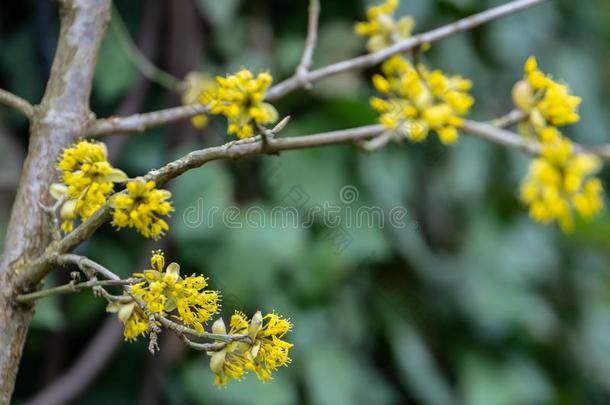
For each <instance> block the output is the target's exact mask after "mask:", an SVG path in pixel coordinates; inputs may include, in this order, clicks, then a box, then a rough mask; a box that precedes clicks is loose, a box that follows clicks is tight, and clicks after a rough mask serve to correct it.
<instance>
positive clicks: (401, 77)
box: [371, 56, 474, 144]
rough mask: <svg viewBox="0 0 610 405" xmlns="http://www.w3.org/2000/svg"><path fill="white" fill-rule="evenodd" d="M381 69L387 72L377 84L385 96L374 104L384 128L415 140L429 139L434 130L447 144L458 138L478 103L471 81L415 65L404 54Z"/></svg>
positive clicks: (377, 98)
mask: <svg viewBox="0 0 610 405" xmlns="http://www.w3.org/2000/svg"><path fill="white" fill-rule="evenodd" d="M381 69H382V73H383V75H375V76H373V85H374V86H375V88H376V89H377V90H378V91H379V92H380V93H382V94H383V95H384V98H379V97H374V98H372V99H371V106H372V107H373V108H374V109H375V110H376V111H377V112H378V113H380V117H379V122H380V123H381V124H382V125H383V126H384V127H386V128H387V129H388V130H392V131H397V132H398V133H400V134H402V135H404V136H406V137H407V138H408V139H410V140H411V141H413V142H421V141H423V140H425V139H426V138H427V136H428V133H429V131H431V130H432V131H434V132H436V134H437V135H438V137H439V139H440V141H441V142H442V143H444V144H451V143H454V142H455V141H456V140H457V138H458V131H457V128H459V127H460V125H461V124H462V118H461V117H462V116H463V115H465V114H466V113H467V112H468V110H469V109H470V107H471V106H472V104H473V103H474V99H473V98H472V96H470V94H468V90H470V88H471V86H472V84H471V83H470V81H469V80H466V79H464V78H462V77H460V76H446V75H445V74H444V73H443V72H442V71H440V70H434V71H432V72H430V71H428V70H427V69H426V68H425V67H424V66H421V65H420V66H418V67H417V68H415V67H414V66H412V65H411V63H410V62H409V61H408V60H406V59H404V58H402V57H400V56H393V57H392V58H390V59H388V60H387V61H386V62H384V64H383V65H382V68H381Z"/></svg>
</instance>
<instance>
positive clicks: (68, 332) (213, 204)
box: [0, 0, 610, 405]
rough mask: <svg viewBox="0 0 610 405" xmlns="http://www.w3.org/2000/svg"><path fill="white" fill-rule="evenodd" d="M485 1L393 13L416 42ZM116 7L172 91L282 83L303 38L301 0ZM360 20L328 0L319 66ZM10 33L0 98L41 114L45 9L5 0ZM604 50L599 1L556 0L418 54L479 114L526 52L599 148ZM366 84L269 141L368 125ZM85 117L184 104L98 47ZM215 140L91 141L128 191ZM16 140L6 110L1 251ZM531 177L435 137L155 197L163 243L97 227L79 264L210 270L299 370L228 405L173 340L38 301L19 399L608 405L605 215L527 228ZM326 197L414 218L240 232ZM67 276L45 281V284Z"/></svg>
mask: <svg viewBox="0 0 610 405" xmlns="http://www.w3.org/2000/svg"><path fill="white" fill-rule="evenodd" d="M498 3H499V2H497V1H489V0H485V1H483V0H443V1H440V0H438V1H429V0H403V4H402V6H401V8H400V11H399V13H398V14H399V15H403V14H411V15H413V16H414V17H415V18H416V21H417V26H416V31H417V32H421V31H423V30H427V29H430V28H433V27H436V26H439V25H441V24H444V23H447V22H450V21H452V20H455V19H458V18H460V17H463V16H466V15H469V14H471V13H474V12H477V11H481V10H483V9H485V8H488V7H491V6H493V5H497V4H498ZM116 5H117V7H118V9H119V11H120V13H121V15H122V16H123V19H124V20H125V23H126V25H127V27H128V29H129V31H130V33H131V35H132V36H133V37H134V40H135V41H136V42H137V44H138V47H139V48H140V49H141V50H142V52H143V53H144V54H146V55H147V56H148V57H149V58H150V59H152V60H153V61H154V62H155V63H156V64H157V65H158V66H160V67H162V68H163V69H165V70H167V71H169V72H171V73H172V74H173V75H175V76H178V77H183V76H184V75H185V74H187V73H188V72H190V71H193V70H202V71H206V72H210V73H212V74H224V73H226V72H232V71H234V70H237V69H239V68H241V67H247V68H250V69H252V70H254V71H261V70H265V69H269V70H270V71H271V72H272V74H273V76H274V78H275V80H276V81H279V79H281V78H285V77H287V76H289V75H290V74H291V73H292V72H293V70H294V68H295V66H296V65H297V63H298V61H299V58H300V55H301V51H302V45H303V41H304V37H305V32H306V19H307V12H306V10H307V3H306V1H304V0H299V1H287V0H283V1H282V0H257V1H245V0H224V1H218V0H173V1H163V0H148V1H133V0H131V1H128V0H117V1H116ZM365 6H366V2H365V1H358V0H354V1H322V16H321V29H320V32H319V46H318V48H317V49H316V52H315V57H314V60H315V66H322V65H325V64H328V63H330V62H333V61H337V60H341V59H344V58H348V57H351V56H355V55H358V54H361V53H363V51H364V47H363V40H362V39H360V38H358V37H356V36H355V35H354V34H353V24H354V22H355V21H357V20H362V19H363V18H364V9H365ZM0 24H1V26H0V87H2V88H5V89H7V90H9V91H12V92H14V93H16V94H18V95H20V96H22V97H24V98H26V99H28V100H29V101H30V102H32V103H36V102H38V101H39V100H40V97H41V94H42V91H43V88H44V83H45V80H46V77H47V75H48V71H49V67H50V63H51V60H52V55H53V52H54V43H55V39H56V36H57V15H56V8H55V4H53V3H52V2H50V1H47V0H30V1H23V2H3V3H2V5H0ZM609 41H610V2H608V1H604V0H589V1H586V2H581V3H578V5H576V3H574V2H572V1H568V0H565V1H563V2H561V1H553V2H551V1H549V2H546V3H545V4H543V5H541V6H536V7H534V8H532V9H529V10H526V11H524V12H520V13H518V14H516V15H514V16H510V17H507V18H503V19H501V20H498V21H495V22H493V23H491V24H489V25H487V26H485V27H483V28H480V29H477V30H475V31H471V32H468V33H464V34H460V35H457V36H455V37H453V38H451V39H448V40H445V41H443V42H440V43H437V44H434V45H433V47H432V49H431V50H430V51H429V52H428V53H426V54H425V55H424V56H423V58H424V61H425V62H426V63H427V64H429V66H431V67H439V68H442V69H444V70H446V71H447V72H449V73H453V74H460V75H463V76H465V77H468V78H471V79H473V80H474V83H475V86H474V89H473V93H474V95H475V97H476V100H477V102H476V104H475V107H474V110H473V113H472V114H471V116H472V117H474V118H476V119H482V120H484V119H490V118H493V117H496V116H499V115H502V114H504V113H506V112H508V111H509V110H510V109H511V101H510V88H511V86H512V84H513V83H514V81H515V80H517V79H518V78H519V77H520V76H521V75H522V64H523V62H524V60H525V59H526V57H527V56H529V55H531V54H534V55H536V56H537V57H538V61H539V63H540V65H541V68H542V69H543V70H544V71H546V72H550V73H552V74H553V75H554V77H556V78H561V79H564V80H566V81H567V82H568V83H570V85H571V86H572V88H573V91H574V93H575V94H577V95H579V96H581V97H582V98H583V104H582V107H581V114H582V120H581V122H579V123H578V124H577V125H574V126H572V127H570V128H568V129H567V130H566V132H567V133H568V134H569V135H571V136H572V137H573V138H574V139H577V140H578V141H580V142H586V143H601V142H608V136H607V128H608V127H610V122H609V121H610V118H609V117H610V114H609V113H610V97H608V92H609V90H610V88H609V87H610V75H609V72H610V69H609V65H610V46H609ZM371 73H373V71H368V72H354V73H349V74H344V75H341V76H338V77H333V78H331V79H328V80H325V81H324V82H321V83H319V84H317V85H316V86H315V88H314V90H313V91H311V92H304V91H299V92H295V93H293V94H291V95H289V96H288V97H286V98H285V99H283V100H282V101H281V102H278V103H276V106H277V108H278V110H279V112H280V115H281V116H284V115H291V116H292V119H291V121H290V123H289V125H288V127H287V128H286V130H285V131H284V132H282V136H292V135H303V134H308V133H314V132H319V131H328V130H333V129H340V128H346V127H353V126H358V125H365V124H370V123H373V122H374V120H375V114H374V113H373V111H372V109H371V108H370V107H369V106H368V97H369V96H370V95H371V94H372V93H373V90H372V88H371V86H370V84H369V82H368V80H367V77H369V76H370V74H371ZM92 103H93V110H94V111H95V112H96V114H97V115H98V116H101V117H103V116H108V115H111V114H118V115H125V114H131V113H134V112H141V111H149V110H153V109H159V108H163V107H168V106H173V105H177V104H179V103H180V97H179V95H176V94H171V93H170V92H168V91H166V90H164V89H163V88H162V87H160V86H158V85H157V84H154V83H151V82H150V81H148V80H146V79H143V78H142V76H141V75H140V74H139V73H138V71H137V70H136V69H135V68H134V66H133V64H132V63H131V62H130V60H129V59H128V58H127V57H126V55H125V53H124V52H123V50H122V48H121V47H120V46H119V42H118V40H117V37H116V36H115V35H113V34H112V33H111V32H109V34H108V35H107V37H106V39H105V41H104V43H103V46H102V50H101V54H100V58H99V66H98V69H97V73H96V77H95V85H94V92H93V100H92ZM225 129H226V128H225V122H224V120H223V119H218V118H215V119H213V120H212V122H211V124H210V125H209V126H208V127H207V128H206V129H204V130H203V131H198V130H195V129H194V128H193V127H192V126H191V125H190V123H189V122H183V123H179V124H175V125H172V126H170V127H167V128H161V129H154V130H151V131H148V132H146V133H144V134H141V135H131V136H129V137H121V136H113V137H107V138H106V139H105V141H107V143H108V145H109V148H110V150H111V155H112V156H111V159H112V160H113V163H114V164H115V165H116V166H118V167H121V168H122V169H124V170H126V171H127V172H128V174H129V175H131V176H136V175H141V174H144V173H145V172H146V171H147V170H149V169H150V168H152V167H156V166H159V165H162V164H163V163H164V162H167V161H169V160H171V159H172V158H175V157H177V156H179V155H180V154H182V153H184V152H186V151H189V150H192V149H194V148H201V147H205V146H209V145H217V144H221V143H223V142H225V141H227V140H228V138H227V137H226V135H224V134H225ZM27 135H28V134H27V126H26V122H25V120H24V119H23V118H22V117H20V116H19V115H18V114H17V113H15V112H12V111H10V110H9V109H7V108H5V107H3V106H2V107H0V187H1V189H2V193H1V200H0V206H1V213H0V230H1V231H2V232H0V234H2V235H4V231H5V229H6V221H7V218H8V214H9V209H10V204H11V202H12V199H13V194H14V190H15V186H16V183H17V180H18V175H19V171H20V165H21V161H22V158H23V156H24V153H25V150H26V147H27ZM527 164H528V158H527V157H526V156H523V155H521V154H519V153H517V152H515V151H510V150H505V149H502V148H500V147H498V146H495V145H491V144H489V143H485V142H483V141H479V140H477V139H472V138H469V137H462V138H461V139H460V141H459V143H458V144H457V145H455V146H453V147H449V148H447V147H443V146H442V145H440V143H439V142H438V141H437V139H436V137H435V136H431V137H430V139H429V141H428V142H426V143H425V144H422V145H409V144H405V145H403V146H394V145H392V146H389V147H387V148H386V149H384V150H382V151H380V152H378V153H374V154H371V155H365V154H362V153H358V152H357V150H356V149H355V148H354V147H353V146H351V145H348V146H337V147H330V148H323V149H315V150H307V151H298V152H287V153H283V154H282V155H281V156H279V157H273V156H270V157H258V158H251V159H247V160H243V161H238V162H214V163H211V164H208V165H206V166H205V167H203V168H201V169H198V170H195V171H192V172H189V173H188V174H187V175H184V176H182V177H181V178H179V179H177V180H175V181H173V182H172V183H170V185H169V187H170V188H171V189H172V191H173V192H174V193H175V197H174V202H175V207H176V212H175V213H174V215H173V218H172V224H171V232H170V234H169V236H168V237H166V238H164V239H163V240H162V241H160V242H157V243H150V242H147V241H145V240H143V238H141V237H139V236H138V235H137V234H135V233H134V232H132V231H130V230H124V231H122V232H116V231H115V230H113V229H112V227H111V226H110V225H106V226H105V227H104V228H103V229H101V231H100V232H99V233H98V234H96V235H95V237H94V238H93V239H92V240H91V241H90V242H88V243H87V244H86V245H84V246H82V247H81V248H80V249H79V252H78V253H81V254H87V255H90V256H91V257H92V258H93V259H95V260H97V261H99V262H100V263H102V264H103V265H105V266H107V267H109V268H111V269H112V270H114V271H115V272H117V273H119V274H121V275H124V276H126V275H128V274H130V273H132V272H134V271H137V270H141V269H144V268H146V266H147V265H148V263H147V261H148V257H149V254H150V250H151V249H153V248H163V249H165V250H166V256H168V257H169V259H170V260H175V261H177V262H179V263H180V264H181V265H182V269H183V271H184V272H185V273H191V272H201V273H204V274H205V275H206V276H208V277H209V278H210V284H211V286H212V288H217V289H220V290H222V292H223V294H224V298H225V299H224V304H223V306H224V307H223V314H224V315H225V317H226V318H228V316H229V314H230V313H231V312H232V311H233V310H234V309H235V308H241V309H243V310H244V311H245V312H246V313H248V314H252V313H253V312H254V311H256V310H257V309H261V310H263V311H267V312H269V311H271V310H274V309H275V310H277V311H278V312H279V313H281V314H284V315H286V316H290V317H291V318H292V321H293V322H294V324H295V328H294V331H293V333H291V334H290V336H289V340H291V341H292V342H294V343H295V347H294V350H293V352H292V357H293V363H292V365H291V366H290V367H288V368H286V369H282V370H280V371H279V372H277V373H276V375H275V380H274V381H273V382H271V383H268V384H264V385H263V384H261V383H259V382H258V381H257V380H256V379H255V378H253V376H249V377H248V378H247V379H246V380H245V381H243V382H241V383H235V382H231V383H230V384H229V386H228V387H227V388H226V389H224V388H223V389H218V388H216V387H215V386H214V385H213V375H212V374H211V372H210V371H209V368H208V358H207V357H206V356H204V355H203V354H201V353H196V352H189V351H187V350H185V349H184V348H183V347H182V345H181V344H180V342H178V341H177V339H176V338H174V336H173V335H170V334H168V333H166V334H163V336H162V338H161V347H162V350H161V352H160V353H159V354H158V355H157V356H154V357H152V356H150V355H149V354H148V352H147V341H146V340H145V339H140V341H138V342H137V343H134V344H128V343H123V342H122V336H121V327H120V324H119V322H118V321H117V320H116V318H115V317H114V316H110V317H109V316H108V315H107V314H106V313H105V311H104V305H105V303H104V301H103V300H101V299H95V298H93V297H92V295H91V293H90V292H83V293H80V294H74V295H70V296H62V297H57V298H54V299H47V300H44V301H41V302H40V303H39V305H38V306H37V313H36V318H35V320H34V323H33V324H32V327H31V331H30V335H29V337H28V341H27V345H26V347H25V354H24V357H23V362H22V365H21V369H20V371H19V377H18V381H17V388H16V393H15V403H21V402H23V401H26V400H31V399H34V398H37V399H38V401H39V402H37V403H40V404H54V403H63V402H62V401H66V400H71V401H73V403H77V404H85V403H86V404H107V403H112V404H132V403H141V404H157V403H158V404H161V403H168V404H179V403H193V404H208V403H209V404H211V403H218V404H266V405H267V404H293V403H311V404H351V403H375V404H376V403H380V404H392V403H421V404H458V403H463V404H472V405H479V404H480V405H496V404H497V405H505V404H506V405H508V404H607V403H609V401H610V266H609V265H608V258H609V255H608V249H609V248H610V216H608V215H604V216H602V217H601V218H599V219H598V220H597V221H596V222H594V223H592V224H583V223H578V224H577V229H576V231H575V232H574V234H573V235H571V236H570V237H566V236H564V235H562V234H561V232H560V231H559V230H558V229H557V228H555V227H542V226H539V225H536V224H534V223H532V222H531V221H530V220H529V219H528V217H527V212H526V210H525V209H524V208H523V207H522V206H521V205H520V203H519V201H518V200H517V198H516V196H517V194H518V184H519V181H520V179H521V178H522V176H523V175H524V173H525V172H526V169H527ZM602 178H603V179H604V181H605V183H606V186H607V187H610V186H608V182H607V180H608V176H607V173H604V174H603V175H602ZM346 186H348V187H349V191H350V193H351V194H350V195H349V196H348V197H347V198H346V195H342V194H341V192H342V190H343V191H345V190H347V189H345V187H346ZM323 204H331V205H332V204H334V205H337V206H339V207H341V215H342V218H343V219H344V220H345V219H346V217H349V216H350V215H353V214H354V213H355V212H356V210H357V208H358V207H362V206H368V207H373V206H374V207H381V209H382V210H384V212H386V213H387V212H389V210H391V209H392V208H394V207H404V208H406V210H407V213H408V214H407V216H406V221H407V222H406V224H407V226H404V227H395V226H391V224H389V223H387V222H386V223H382V224H377V226H372V227H369V226H360V227H358V226H354V225H353V224H352V225H351V226H347V225H345V223H342V225H341V226H339V227H337V228H327V227H325V226H324V224H323V222H324V221H322V220H321V219H320V218H319V217H316V220H315V221H314V224H313V226H311V227H305V226H301V227H285V226H284V227H282V226H269V224H268V223H267V224H266V225H265V226H261V224H260V222H256V221H258V217H257V216H254V218H255V220H254V223H252V221H249V222H248V221H245V218H244V217H245V210H246V209H248V208H250V207H259V208H256V212H258V214H257V215H259V216H260V217H262V218H265V217H267V218H269V216H270V213H271V210H272V209H273V208H274V207H286V206H293V207H295V208H297V209H298V210H299V211H300V212H301V213H303V214H307V213H309V212H311V211H312V207H314V206H317V205H323ZM228 206H236V207H239V208H240V212H241V214H240V216H239V218H238V219H237V222H239V223H241V224H242V227H241V228H234V227H231V226H227V225H226V224H223V222H222V216H221V214H222V211H223V210H224V208H225V207H228ZM214 213H217V214H216V216H214ZM209 214H212V216H210V215H209ZM210 218H212V220H210ZM386 218H387V217H386ZM68 279H69V271H68V270H65V271H61V270H59V271H57V272H55V273H54V274H53V275H52V276H51V277H50V278H49V279H48V281H47V285H52V284H56V283H65V282H66V281H67V280H68ZM45 389H46V391H43V390H45ZM37 395H38V396H37ZM74 398H75V399H74Z"/></svg>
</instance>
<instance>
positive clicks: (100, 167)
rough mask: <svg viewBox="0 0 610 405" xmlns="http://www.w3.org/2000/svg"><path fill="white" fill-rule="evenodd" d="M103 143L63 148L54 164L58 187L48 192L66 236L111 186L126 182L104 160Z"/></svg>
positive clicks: (105, 158)
mask: <svg viewBox="0 0 610 405" xmlns="http://www.w3.org/2000/svg"><path fill="white" fill-rule="evenodd" d="M107 156H108V153H107V151H106V146H105V145H104V144H103V143H99V142H91V141H84V140H83V141H79V142H77V143H75V144H74V145H72V146H70V147H69V148H66V149H65V150H64V151H63V154H62V156H61V158H60V160H59V162H58V164H57V169H58V170H60V171H61V183H55V184H53V185H52V186H51V188H50V192H51V194H52V195H53V197H54V198H55V199H57V200H61V201H63V203H62V206H61V218H62V224H61V229H62V230H63V231H64V232H66V233H68V232H71V231H72V229H73V228H74V220H75V219H76V218H80V219H81V221H84V220H86V219H87V218H89V217H90V216H91V215H93V213H94V212H95V211H97V210H98V209H99V208H100V207H101V206H102V205H104V203H105V202H106V199H107V198H108V196H109V195H110V194H111V193H112V191H113V190H114V183H115V182H120V181H123V180H125V179H127V176H126V175H125V173H123V172H122V171H121V170H119V169H115V168H114V167H112V165H111V164H110V163H109V162H108V160H107Z"/></svg>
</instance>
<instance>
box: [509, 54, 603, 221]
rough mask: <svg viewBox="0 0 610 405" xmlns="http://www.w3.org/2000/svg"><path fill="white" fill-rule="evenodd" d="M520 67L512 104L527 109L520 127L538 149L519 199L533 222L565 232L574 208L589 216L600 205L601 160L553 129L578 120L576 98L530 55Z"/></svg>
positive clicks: (575, 210)
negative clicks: (578, 151)
mask: <svg viewBox="0 0 610 405" xmlns="http://www.w3.org/2000/svg"><path fill="white" fill-rule="evenodd" d="M524 71H525V76H524V78H523V80H520V81H518V82H517V83H515V85H514V87H513V91H512V93H513V101H514V103H515V105H516V106H517V107H518V108H519V109H520V110H521V111H523V112H525V113H526V114H527V119H526V120H524V121H523V122H522V123H521V124H520V125H519V131H520V132H521V133H522V134H523V135H526V136H531V137H535V138H536V139H537V140H538V141H539V142H540V144H541V148H542V151H541V154H540V156H539V157H538V158H536V159H534V160H533V161H532V162H531V164H530V167H529V171H528V174H527V176H526V177H525V179H524V180H523V181H522V183H521V200H522V201H523V202H524V203H525V204H527V205H528V206H529V213H530V216H531V217H532V218H533V219H534V220H535V221H537V222H541V223H550V222H555V221H556V222H557V223H558V224H559V226H560V228H561V229H562V230H563V231H564V232H566V233H568V232H571V231H572V229H573V227H574V219H573V213H574V212H576V213H577V214H579V215H580V216H581V217H583V218H585V219H591V218H592V217H593V216H595V215H596V214H598V213H599V212H600V211H601V210H602V209H603V207H604V201H603V198H602V193H603V188H602V184H601V181H600V180H599V179H598V178H597V177H595V176H594V175H595V174H596V173H597V172H598V171H599V170H600V168H601V161H600V160H599V159H598V158H597V157H595V156H592V155H585V154H576V153H575V152H574V147H573V145H572V142H571V141H570V140H569V139H568V138H566V137H564V136H563V135H562V134H561V132H559V130H558V129H557V128H556V127H557V126H562V125H568V124H572V123H575V122H577V121H578V120H579V119H580V116H579V115H578V106H579V104H580V102H581V100H580V97H577V96H574V95H572V94H570V89H569V87H568V86H567V85H566V84H560V83H557V82H555V81H554V80H553V79H552V78H551V77H550V76H548V75H546V74H545V73H543V72H542V71H540V70H539V69H538V63H537V62H536V58H534V57H533V56H530V57H529V58H528V59H527V61H526V62H525V67H524Z"/></svg>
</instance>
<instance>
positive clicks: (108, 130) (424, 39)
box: [83, 0, 545, 136]
mask: <svg viewBox="0 0 610 405" xmlns="http://www.w3.org/2000/svg"><path fill="white" fill-rule="evenodd" d="M543 1H545V0H516V1H512V2H509V3H506V4H503V5H501V6H498V7H494V8H491V9H489V10H487V11H483V12H481V13H479V14H474V15H471V16H469V17H466V18H463V19H461V20H458V21H456V22H454V23H451V24H447V25H444V26H442V27H440V28H436V29H434V30H432V31H428V32H426V33H423V34H419V35H416V36H413V37H411V38H408V39H405V40H404V41H400V42H398V43H396V44H394V45H392V46H390V47H388V48H385V49H382V50H380V51H377V52H374V53H371V54H368V55H363V56H358V57H356V58H353V59H347V60H344V61H342V62H338V63H335V64H332V65H328V66H326V67H323V68H320V69H316V70H312V71H309V72H306V74H304V75H295V76H293V77H291V78H289V79H286V80H284V81H282V82H280V83H278V84H276V85H275V86H272V87H271V88H270V89H269V91H267V94H266V96H265V100H267V101H271V100H276V99H278V98H281V97H283V96H284V95H286V94H288V93H290V92H292V91H294V90H296V89H299V88H301V87H303V86H304V85H305V84H306V83H314V82H317V81H319V80H321V79H323V78H326V77H328V76H332V75H335V74H339V73H343V72H347V71H350V70H357V69H365V68H368V67H371V66H374V65H377V64H379V63H381V62H383V61H384V60H386V59H387V58H389V57H390V56H392V55H395V54H398V53H402V52H405V51H409V50H411V49H415V48H417V47H420V46H421V45H423V44H425V43H432V42H435V41H438V40H441V39H444V38H447V37H449V36H451V35H454V34H457V33H460V32H463V31H467V30H469V29H472V28H475V27H477V26H479V25H481V24H484V23H487V22H489V21H492V20H495V19H497V18H500V17H503V16H506V15H509V14H512V13H515V12H517V11H520V10H523V9H525V8H527V7H531V6H533V5H536V4H538V3H541V2H543ZM200 108H205V107H202V106H195V107H194V106H192V105H186V106H181V107H174V108H169V109H166V110H161V111H157V112H152V113H147V114H139V115H134V116H129V117H114V118H106V119H99V120H97V121H94V122H93V123H92V125H91V126H90V128H89V131H87V133H86V134H83V136H99V135H108V134H113V133H117V132H123V133H127V132H141V131H144V130H146V129H149V128H152V127H155V126H160V125H165V124H168V123H170V122H173V121H177V120H181V119H185V118H190V117H193V116H194V115H198V114H201V113H204V112H205V111H204V110H201V109H200Z"/></svg>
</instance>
